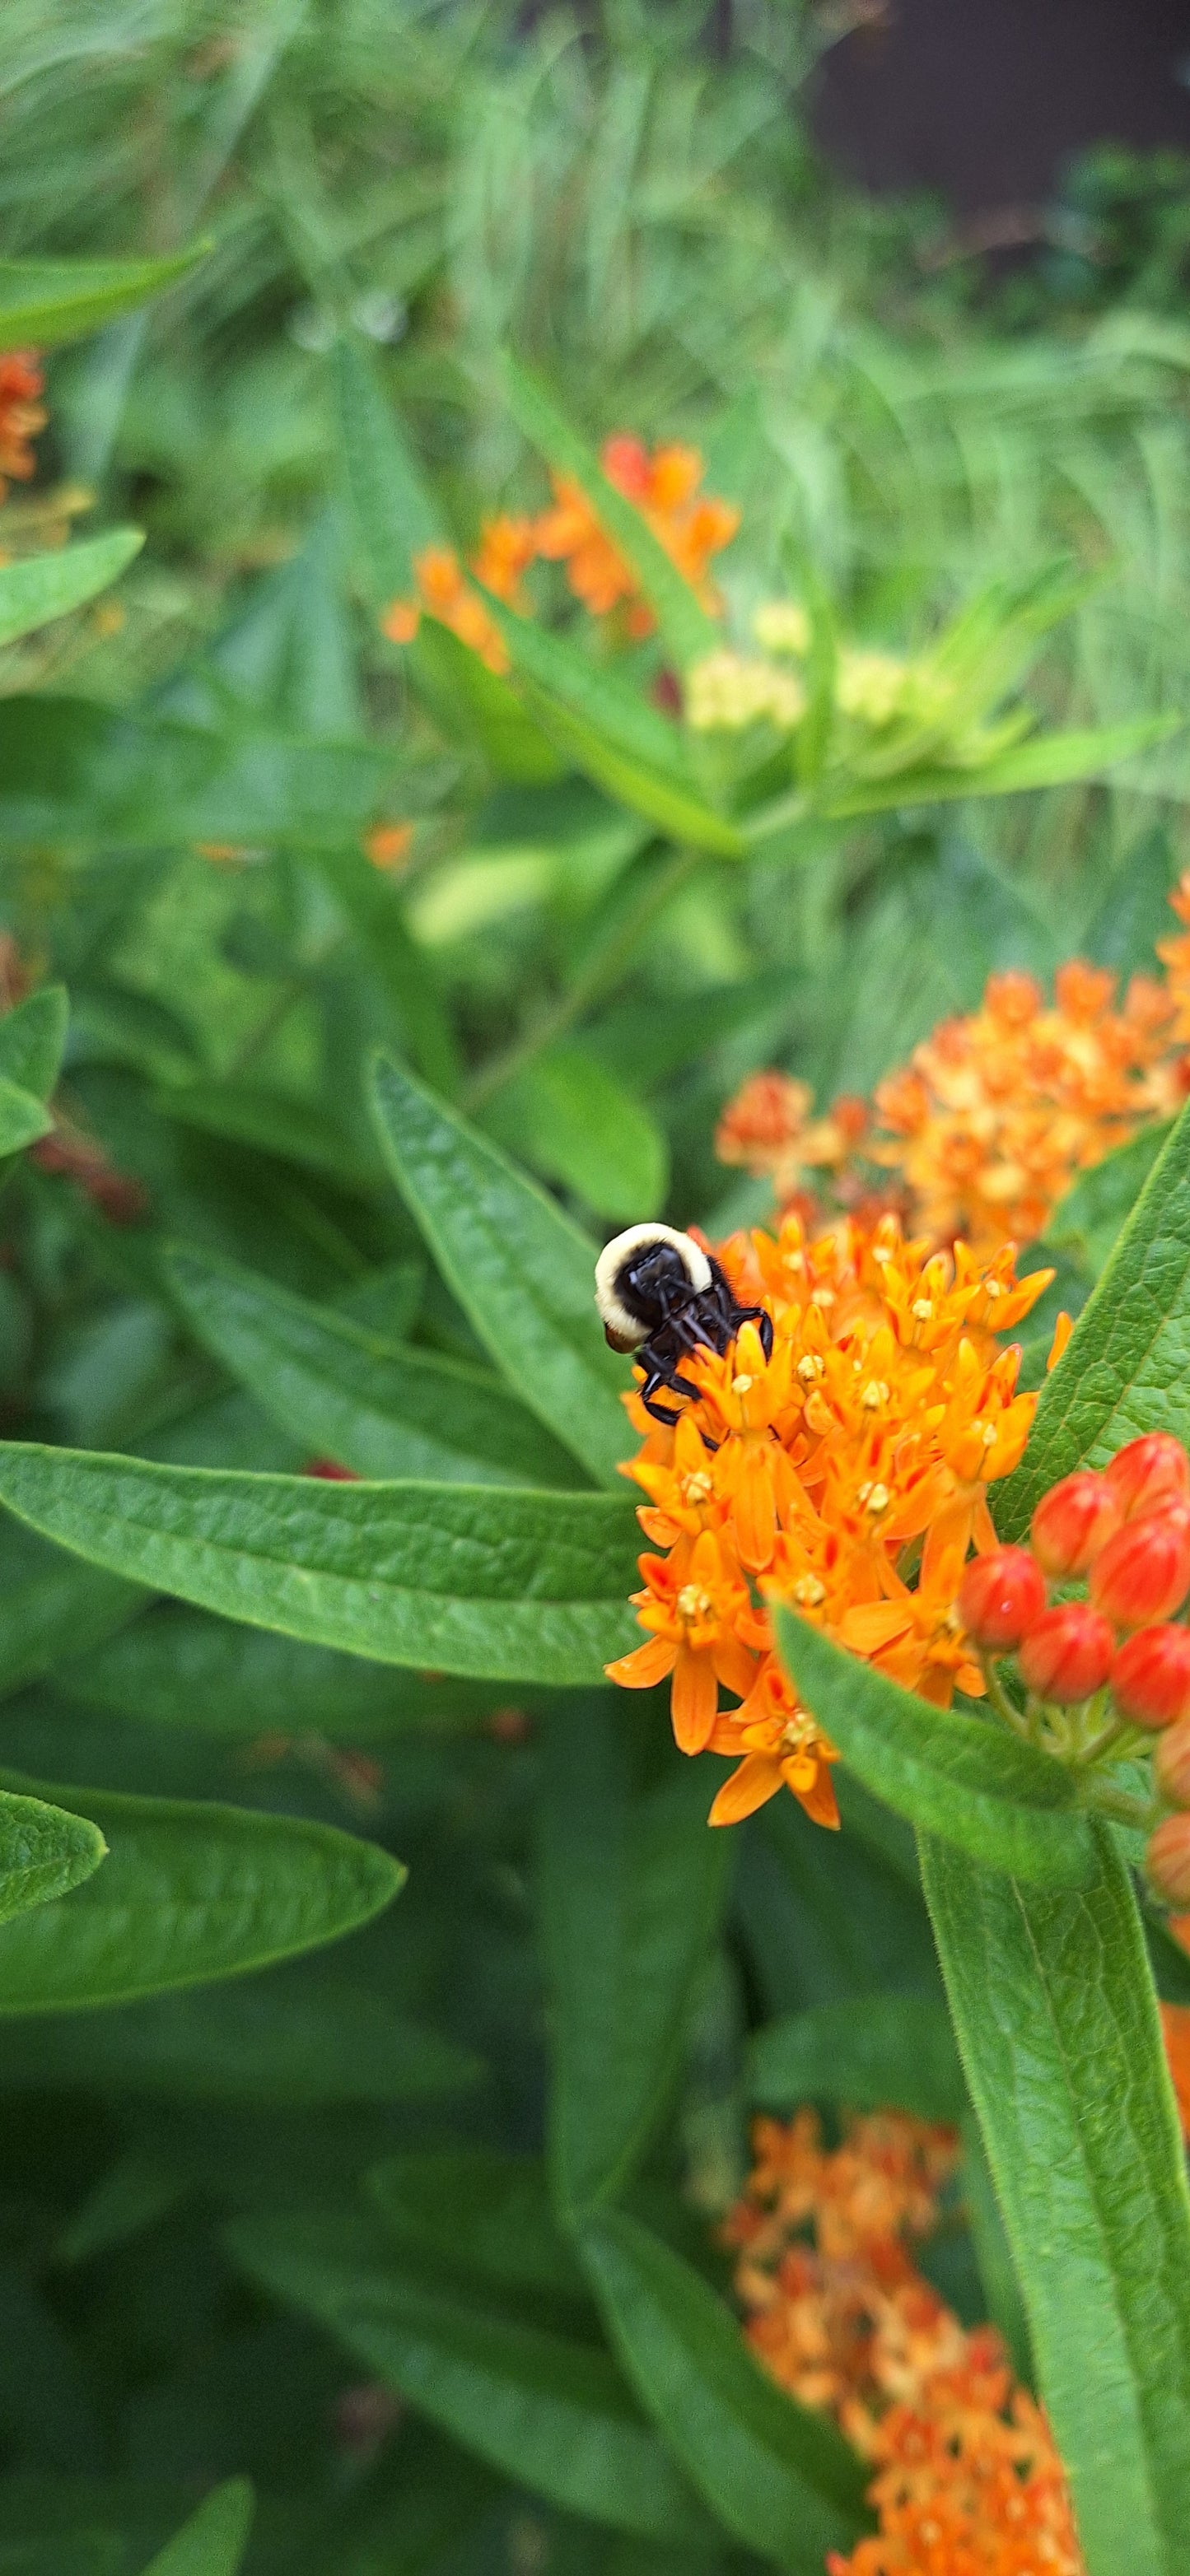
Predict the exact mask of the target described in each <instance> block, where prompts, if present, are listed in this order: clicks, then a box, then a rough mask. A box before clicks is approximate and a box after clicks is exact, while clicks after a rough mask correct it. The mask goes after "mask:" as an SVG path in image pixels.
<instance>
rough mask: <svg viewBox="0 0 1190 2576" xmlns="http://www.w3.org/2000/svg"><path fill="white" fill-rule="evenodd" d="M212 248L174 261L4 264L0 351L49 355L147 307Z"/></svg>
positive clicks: (202, 246)
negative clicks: (141, 306)
mask: <svg viewBox="0 0 1190 2576" xmlns="http://www.w3.org/2000/svg"><path fill="white" fill-rule="evenodd" d="M208 248H209V244H208V243H206V242H196V243H195V245H194V247H193V249H191V250H183V251H177V252H175V254H174V255H173V257H172V258H170V259H3V260H0V349H25V348H30V347H32V348H36V349H49V348H53V347H55V346H56V345H57V343H58V342H59V341H60V340H77V339H79V338H80V337H81V336H82V334H83V332H85V331H97V330H98V329H99V328H100V326H101V324H103V323H104V322H111V321H113V320H114V319H115V316H116V315H117V314H118V313H128V312H131V310H132V308H133V306H134V305H137V304H146V303H147V302H148V300H149V298H150V296H153V295H160V294H162V293H163V292H164V290H165V288H166V287H167V286H173V285H174V284H175V283H176V281H177V279H178V278H180V277H185V275H186V273H187V271H188V270H189V269H192V268H193V267H194V265H195V263H196V261H198V260H200V259H204V258H205V257H206V253H207V250H208Z"/></svg>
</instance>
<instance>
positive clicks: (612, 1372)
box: [373, 1057, 633, 1484]
mask: <svg viewBox="0 0 1190 2576" xmlns="http://www.w3.org/2000/svg"><path fill="white" fill-rule="evenodd" d="M373 1100H374V1106H375V1114H376V1119H377V1124H378V1129H379V1135H380V1142H381V1146H382V1148H383V1151H384V1153H385V1155H386V1158H387V1160H388V1162H389V1164H390V1166H391V1169H392V1171H393V1174H394V1176H395V1178H396V1182H397V1187H398V1189H399V1190H400V1192H401V1195H402V1197H403V1198H404V1200H405V1203H406V1206H407V1207H408V1208H409V1210H410V1212H411V1214H412V1215H413V1216H414V1217H415V1218H416V1220H417V1223H418V1225H419V1227H420V1229H421V1232H422V1234H423V1235H424V1237H425V1240H426V1243H427V1244H428V1246H429V1249H430V1251H431V1252H432V1254H433V1256H434V1259H435V1261H436V1262H437V1264H438V1267H439V1269H440V1271H441V1273H442V1276H443V1278H444V1279H445V1281H446V1284H447V1286H448V1288H450V1289H451V1290H452V1291H453V1293H454V1295H455V1296H456V1297H457V1298H458V1301H459V1304H460V1305H461V1307H462V1309H463V1312H464V1314H465V1315H466V1316H467V1318H468V1320H469V1322H470V1323H471V1324H472V1325H473V1326H474V1329H475V1331H476V1332H477V1333H478V1335H479V1338H480V1340H481V1342H483V1343H484V1345H485V1347H486V1348H487V1349H488V1350H489V1351H490V1352H491V1355H492V1358H493V1359H494V1361H495V1363H496V1366H497V1367H498V1368H499V1369H500V1371H501V1373H502V1375H503V1376H504V1377H505V1378H506V1379H507V1380H508V1383H509V1385H510V1386H513V1387H515V1389H516V1392H517V1394H518V1395H519V1396H520V1397H521V1398H522V1400H523V1402H524V1403H525V1404H526V1405H528V1407H529V1410H530V1411H531V1412H532V1413H535V1414H536V1415H537V1416H538V1419H539V1420H540V1421H542V1422H544V1424H545V1426H546V1429H547V1431H550V1432H552V1433H553V1435H554V1437H555V1438H556V1439H558V1440H562V1441H564V1442H565V1444H566V1446H567V1448H568V1449H570V1450H571V1451H572V1452H573V1454H574V1456H575V1457H576V1458H578V1459H579V1460H580V1461H581V1463H582V1465H583V1466H584V1467H586V1468H588V1469H589V1471H590V1473H591V1474H592V1475H593V1476H594V1477H596V1478H597V1479H598V1481H599V1482H600V1483H601V1484H611V1483H613V1482H618V1481H619V1480H618V1478H617V1476H616V1467H617V1463H618V1461H619V1460H620V1459H621V1458H626V1457H628V1456H629V1455H630V1453H631V1450H632V1447H633V1433H632V1430H631V1427H630V1425H629V1423H628V1420H627V1416H626V1415H625V1412H624V1409H623V1406H622V1405H621V1404H620V1403H619V1401H618V1396H617V1389H618V1388H622V1387H624V1386H626V1385H627V1382H628V1377H627V1371H626V1369H625V1367H624V1364H623V1362H622V1361H617V1359H616V1358H615V1357H614V1355H613V1354H612V1352H610V1351H609V1350H608V1347H607V1344H606V1342H605V1340H604V1337H603V1330H602V1327H601V1325H600V1323H599V1320H598V1317H597V1315H596V1312H595V1290H594V1278H595V1246H594V1245H593V1244H592V1243H590V1242H589V1241H588V1239H587V1237H586V1236H585V1235H583V1234H580V1233H579V1230H578V1228H577V1226H575V1225H572V1224H571V1222H570V1220H569V1218H568V1217H565V1216H564V1215H563V1214H562V1211H561V1209H560V1208H559V1207H556V1206H555V1205H554V1202H553V1200H552V1199H548V1198H547V1197H546V1195H545V1193H544V1191H542V1190H539V1189H538V1188H536V1187H535V1185H534V1183H533V1182H532V1181H529V1180H527V1179H526V1178H525V1176H524V1174H523V1173H522V1172H518V1171H517V1170H516V1168H515V1166H514V1165H513V1164H512V1163H510V1162H508V1161H506V1159H505V1157H504V1155H503V1154H501V1153H499V1152H498V1151H497V1149H496V1147H495V1146H494V1145H491V1144H489V1143H488V1140H487V1138H486V1137H483V1136H480V1135H478V1134H477V1133H476V1131H475V1129H474V1128H473V1127H470V1126H468V1125H467V1124H466V1122H465V1121H464V1120H463V1119H461V1118H457V1117H455V1116H454V1115H453V1114H452V1112H451V1111H450V1110H448V1109H446V1108H444V1107H443V1105H442V1103H441V1102H440V1101H438V1100H435V1099H434V1098H433V1096H432V1094H431V1093H429V1092H427V1091H424V1090H423V1089H422V1087H421V1085H420V1083H417V1082H415V1081H413V1079H412V1077H411V1076H410V1075H409V1074H407V1073H405V1072H404V1071H403V1070H402V1068H401V1067H400V1066H399V1065H396V1064H392V1063H390V1062H389V1061H388V1060H387V1059H385V1058H383V1057H382V1058H381V1059H380V1060H379V1062H378V1064H377V1066H376V1070H375V1074H374V1077H373Z"/></svg>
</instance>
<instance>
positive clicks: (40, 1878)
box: [0, 1789, 107, 1923]
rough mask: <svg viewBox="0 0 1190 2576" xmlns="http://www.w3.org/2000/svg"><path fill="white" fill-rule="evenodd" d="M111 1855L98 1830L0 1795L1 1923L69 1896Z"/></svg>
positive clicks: (80, 1819)
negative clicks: (58, 1897)
mask: <svg viewBox="0 0 1190 2576" xmlns="http://www.w3.org/2000/svg"><path fill="white" fill-rule="evenodd" d="M106 1851H107V1844H106V1843H105V1841H104V1839H103V1835H102V1834H101V1832H100V1830H99V1827H98V1825H96V1824H92V1823H91V1822H90V1821H89V1820H88V1818H87V1817H85V1816H70V1815H66V1814H64V1813H63V1811H62V1809H61V1808H60V1807H47V1806H45V1805H44V1804H43V1802H42V1800H41V1799H40V1798H23V1797H20V1796H18V1795H17V1794H16V1793H15V1792H14V1791H13V1790H11V1789H4V1790H0V1923H8V1922H10V1921H11V1920H12V1918H13V1916H14V1915H17V1914H23V1913H24V1912H25V1911H26V1908H27V1907H28V1906H31V1905H45V1904H46V1903H47V1902H48V1900H49V1899H50V1898H52V1897H57V1896H65V1895H66V1894H67V1893H68V1891H69V1890H70V1889H71V1888H72V1887H78V1886H79V1885H80V1884H81V1882H82V1880H83V1879H84V1878H90V1876H91V1873H92V1871H93V1870H96V1869H98V1867H99V1864H100V1861H101V1860H102V1859H103V1858H104V1855H105V1853H106Z"/></svg>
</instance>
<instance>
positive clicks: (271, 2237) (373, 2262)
mask: <svg viewBox="0 0 1190 2576" xmlns="http://www.w3.org/2000/svg"><path fill="white" fill-rule="evenodd" d="M227 2241H228V2243H229V2244H230V2247H231V2250H232V2252H233V2254H234V2255H235V2256H236V2257H237V2258H238V2260H239V2261H240V2262H241V2263H242V2264H243V2265H244V2267H245V2269H246V2270H247V2271H248V2272H249V2273H251V2274H252V2275H253V2276H254V2278H255V2279H256V2280H258V2281H261V2282H263V2283H264V2285H265V2287H266V2289H269V2290H272V2291H273V2292H274V2294H275V2295H276V2297H278V2298H279V2299H282V2300H284V2301H285V2303H286V2304H287V2305H288V2306H290V2307H295V2308H297V2309H299V2310H300V2311H301V2312H302V2313H303V2314H304V2315H306V2316H312V2317H315V2318H316V2319H317V2321H318V2323H319V2324H320V2325H323V2326H325V2327H326V2328H327V2329H328V2331H329V2332H330V2333H331V2334H334V2335H336V2336H337V2337H338V2339H339V2341H340V2342H341V2343H343V2344H345V2345H346V2347H347V2350H348V2351H349V2352H350V2353H352V2354H353V2355H354V2356H355V2358H356V2359H357V2360H359V2361H362V2362H363V2363H364V2364H365V2366H366V2368H367V2369H368V2370H369V2371H371V2372H374V2373H375V2374H376V2376H377V2377H378V2378H380V2379H382V2380H383V2382H384V2384H385V2386H386V2387H387V2388H391V2389H392V2390H393V2391H394V2392H395V2394H396V2395H397V2396H399V2397H403V2398H405V2399H406V2401H407V2403H408V2404H409V2405H411V2406H414V2407H416V2408H417V2409H418V2411H419V2412H420V2413H422V2414H424V2415H428V2416H429V2418H430V2420H431V2422H432V2423H435V2424H437V2425H439V2426H440V2427H441V2429H442V2430H443V2431H444V2432H446V2433H449V2434H450V2435H451V2436H452V2437H453V2439H454V2440H455V2441H456V2442H460V2443H461V2444H462V2445H463V2448H464V2449H465V2450H469V2451H473V2452H475V2453H476V2454H477V2455H478V2457H479V2458H480V2459H481V2460H486V2461H487V2462H488V2464H489V2465H490V2466H491V2467H492V2468H494V2469H498V2470H500V2471H501V2472H502V2474H503V2475H504V2476H505V2477H509V2478H512V2479H514V2480H515V2481H516V2483H517V2484H518V2485H519V2486H524V2487H528V2488H529V2489H530V2491H531V2492H532V2493H534V2494H536V2495H540V2496H544V2497H545V2498H546V2500H547V2501H548V2502H549V2503H551V2504H555V2505H558V2506H560V2507H561V2508H562V2510H563V2511H564V2512H568V2513H577V2514H582V2515H584V2516H585V2517H586V2518H587V2519H588V2520H590V2521H592V2522H598V2523H604V2524H610V2526H611V2527H612V2529H613V2530H617V2531H628V2532H633V2533H636V2534H637V2535H639V2537H641V2538H642V2539H647V2540H654V2541H665V2542H670V2543H672V2544H673V2545H674V2546H675V2547H680V2546H682V2545H683V2544H685V2545H687V2546H689V2545H691V2544H694V2545H698V2544H702V2545H703V2546H705V2545H706V2544H707V2542H708V2541H709V2540H710V2538H711V2536H712V2531H713V2526H712V2525H711V2523H710V2521H709V2518H708V2517H707V2516H705V2515H704V2513H703V2512H702V2509H701V2508H700V2506H699V2504H698V2501H697V2499H696V2497H695V2496H694V2495H693V2494H692V2493H691V2491H690V2489H689V2488H688V2487H687V2485H686V2483H685V2480H684V2479H683V2478H682V2476H681V2475H680V2473H679V2471H678V2469H677V2468H676V2467H675V2466H674V2465H673V2463H672V2462H671V2460H670V2457H669V2454H668V2452H667V2450H666V2448H665V2446H664V2445H663V2444H662V2443H661V2442H660V2441H659V2440H658V2438H657V2435H656V2434H655V2433H654V2431H653V2430H652V2427H651V2426H650V2425H649V2424H647V2423H646V2421H645V2419H644V2418H643V2416H642V2415H641V2414H640V2413H639V2412H638V2410H637V2408H636V2406H635V2404H634V2402H633V2400H632V2398H631V2397H630V2395H629V2393H628V2390H627V2389H626V2388H625V2386H624V2384H623V2381H622V2380H621V2379H620V2377H619V2374H618V2373H617V2371H616V2370H615V2368H614V2367H613V2364H612V2362H611V2361H610V2359H609V2357H608V2355H607V2353H606V2352H604V2351H603V2350H602V2349H601V2348H600V2347H599V2346H598V2345H594V2344H590V2343H579V2342H577V2341H574V2340H573V2339H571V2338H570V2337H569V2336H564V2335H561V2334H556V2333H550V2332H546V2331H545V2330H544V2329H542V2328H540V2327H537V2326H531V2325H527V2324H525V2323H523V2322H522V2321H521V2319H520V2318H519V2317H518V2316H517V2314H516V2313H515V2309H514V2308H513V2307H506V2306H504V2305H497V2304H496V2303H495V2302H494V2301H489V2300H487V2299H479V2298H473V2297H466V2296H464V2295H462V2294H461V2293H460V2292H459V2291H458V2290H457V2289H455V2288H453V2287H449V2286H447V2285H446V2284H445V2283H443V2282H442V2281H440V2280H438V2279H437V2278H436V2277H434V2276H433V2275H429V2276H426V2275H422V2274H419V2273H418V2272H416V2271H414V2270H412V2269H407V2268H406V2267H405V2266H404V2265H402V2263H401V2262H400V2261H399V2260H398V2258H397V2257H396V2256H395V2255H394V2254H393V2252H392V2249H391V2247H390V2246H389V2245H388V2243H387V2242H386V2240H385V2237H384V2235H383V2233H382V2231H381V2229H380V2228H379V2226H375V2227H372V2226H369V2225H368V2224H367V2223H366V2222H364V2221H359V2220H342V2219H335V2218H269V2219H251V2220H243V2221H241V2222H239V2223H238V2224H237V2225H236V2226H234V2227H232V2228H230V2229H229V2230H228V2231H227Z"/></svg>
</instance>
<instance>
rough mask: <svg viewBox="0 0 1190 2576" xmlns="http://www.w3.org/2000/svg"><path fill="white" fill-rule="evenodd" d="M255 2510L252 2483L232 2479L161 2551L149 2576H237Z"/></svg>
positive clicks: (147, 2575)
mask: <svg viewBox="0 0 1190 2576" xmlns="http://www.w3.org/2000/svg"><path fill="white" fill-rule="evenodd" d="M255 2509H256V2508H255V2499H254V2497H253V2493H252V2488H251V2486H250V2484H249V2481H248V2479H247V2478H229V2479H228V2481H227V2484H226V2486H222V2487H216V2488H215V2490H214V2493H213V2494H212V2495H209V2496H207V2497H206V2498H205V2500H204V2502H203V2503H202V2504H200V2506H199V2508H198V2511H197V2513H194V2514H192V2515H191V2517H190V2520H189V2522H188V2523H186V2524H185V2525H184V2526H183V2528H182V2530H181V2531H178V2532H175V2533H174V2537H173V2539H172V2540H167V2541H166V2544H165V2547H164V2549H159V2550H158V2552H157V2555H156V2557H155V2558H154V2559H152V2560H151V2561H150V2563H149V2565H148V2566H147V2567H146V2569H145V2576H237V2571H238V2569H239V2568H240V2566H241V2565H242V2562H243V2556H244V2551H245V2550H246V2548H247V2546H248V2535H249V2532H250V2531H251V2529H252V2516H253V2513H254V2512H255Z"/></svg>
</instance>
